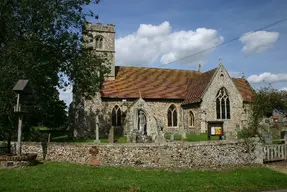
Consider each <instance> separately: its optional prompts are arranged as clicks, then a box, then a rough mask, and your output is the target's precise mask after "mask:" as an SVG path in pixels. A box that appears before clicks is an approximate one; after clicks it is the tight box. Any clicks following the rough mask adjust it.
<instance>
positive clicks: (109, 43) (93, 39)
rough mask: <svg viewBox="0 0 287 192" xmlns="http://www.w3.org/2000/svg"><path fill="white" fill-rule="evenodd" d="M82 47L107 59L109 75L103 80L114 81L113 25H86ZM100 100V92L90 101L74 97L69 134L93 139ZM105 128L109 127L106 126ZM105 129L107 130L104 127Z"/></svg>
mask: <svg viewBox="0 0 287 192" xmlns="http://www.w3.org/2000/svg"><path fill="white" fill-rule="evenodd" d="M83 41H84V43H83V46H84V47H85V48H87V49H88V50H90V51H92V52H93V53H95V54H97V55H101V56H104V57H105V58H107V60H108V61H107V62H108V64H109V66H110V73H109V74H107V75H106V76H105V80H114V79H115V25H113V24H107V25H106V26H105V25H103V24H101V23H96V24H92V23H87V24H86V25H85V27H84V29H83ZM102 104H103V103H102V99H101V94H100V92H97V93H96V94H95V97H94V98H93V99H92V100H85V99H81V98H76V96H75V95H74V104H73V108H74V109H73V110H74V112H73V114H74V116H73V117H72V118H73V119H74V120H73V121H72V122H73V125H72V127H71V129H72V130H71V132H72V134H73V135H74V136H75V137H87V136H88V137H95V135H96V127H99V124H100V123H99V122H100V121H101V119H102V118H100V117H99V116H102V115H101V112H102V108H103V106H102ZM107 127H110V126H109V125H107ZM104 128H105V129H108V128H106V127H104Z"/></svg>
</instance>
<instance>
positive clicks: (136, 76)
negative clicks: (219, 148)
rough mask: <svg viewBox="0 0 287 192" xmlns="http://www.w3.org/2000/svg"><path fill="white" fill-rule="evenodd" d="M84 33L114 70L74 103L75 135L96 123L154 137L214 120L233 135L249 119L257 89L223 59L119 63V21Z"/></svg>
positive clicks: (88, 133)
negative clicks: (193, 65) (172, 64)
mask: <svg viewBox="0 0 287 192" xmlns="http://www.w3.org/2000/svg"><path fill="white" fill-rule="evenodd" d="M85 34H86V35H85V38H86V39H88V43H87V46H88V47H89V48H90V49H91V50H92V51H95V52H96V53H98V54H101V53H106V54H107V56H108V58H109V61H110V62H111V65H110V66H111V72H110V74H109V75H108V77H106V78H105V80H104V82H103V83H102V86H101V87H100V92H98V93H96V96H95V97H94V98H93V99H92V100H85V101H84V102H82V103H81V104H79V103H78V104H76V106H75V109H79V108H80V107H79V106H81V108H82V111H81V112H79V113H78V115H77V117H76V118H75V119H76V124H75V125H74V136H76V137H95V133H96V128H98V129H99V130H100V133H101V135H105V134H108V133H109V130H110V129H111V128H112V127H113V128H114V132H115V134H116V135H122V136H127V137H130V138H132V137H133V135H137V134H138V135H145V136H146V137H147V138H149V139H150V140H151V141H155V140H156V139H157V136H158V135H159V134H162V133H163V134H170V133H174V134H184V133H203V132H207V131H208V127H209V126H210V125H211V124H215V125H222V126H223V132H224V136H225V138H226V139H230V138H235V137H236V133H237V131H238V130H239V129H242V128H243V127H244V126H245V125H246V122H247V119H248V108H249V107H248V105H249V104H250V102H252V95H253V89H252V87H251V86H250V84H249V83H248V81H247V80H246V78H245V77H242V78H232V77H230V75H229V74H228V72H227V70H226V69H225V68H224V66H223V64H222V63H221V62H220V63H218V66H217V67H216V68H214V69H210V70H208V71H202V70H201V67H200V66H199V69H198V70H196V71H193V70H178V69H162V68H147V67H130V66H129V67H128V66H116V63H115V56H116V53H115V26H114V25H112V24H108V25H107V26H104V25H102V24H101V23H96V24H90V23H89V24H88V25H87V27H86V31H85ZM135 65H136V63H135ZM75 103H76V102H75ZM77 105H78V106H77ZM131 140H132V139H131Z"/></svg>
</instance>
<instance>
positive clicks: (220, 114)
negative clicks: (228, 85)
mask: <svg viewBox="0 0 287 192" xmlns="http://www.w3.org/2000/svg"><path fill="white" fill-rule="evenodd" d="M216 118H217V119H230V100H229V97H228V94H227V90H226V89H225V88H224V87H223V88H221V89H220V90H219V91H218V93H217V95H216Z"/></svg>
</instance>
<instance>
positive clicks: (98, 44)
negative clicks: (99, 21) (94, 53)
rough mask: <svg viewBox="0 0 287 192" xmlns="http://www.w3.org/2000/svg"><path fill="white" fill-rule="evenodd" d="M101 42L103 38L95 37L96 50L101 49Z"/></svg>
mask: <svg viewBox="0 0 287 192" xmlns="http://www.w3.org/2000/svg"><path fill="white" fill-rule="evenodd" d="M103 42H104V38H103V36H96V42H95V43H96V49H103Z"/></svg>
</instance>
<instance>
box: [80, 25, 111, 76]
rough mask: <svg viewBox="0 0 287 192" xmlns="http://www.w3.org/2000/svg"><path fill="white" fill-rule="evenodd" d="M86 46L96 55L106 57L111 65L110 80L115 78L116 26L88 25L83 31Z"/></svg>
mask: <svg viewBox="0 0 287 192" xmlns="http://www.w3.org/2000/svg"><path fill="white" fill-rule="evenodd" d="M83 38H84V41H85V46H86V47H87V48H88V49H90V50H92V51H94V52H95V53H96V54H99V55H104V56H105V57H107V58H108V62H109V64H110V67H111V68H110V73H109V74H108V78H109V79H114V78H115V25H113V24H108V25H107V26H104V25H103V24H101V23H96V24H92V23H87V25H86V26H85V29H84V30H83Z"/></svg>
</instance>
